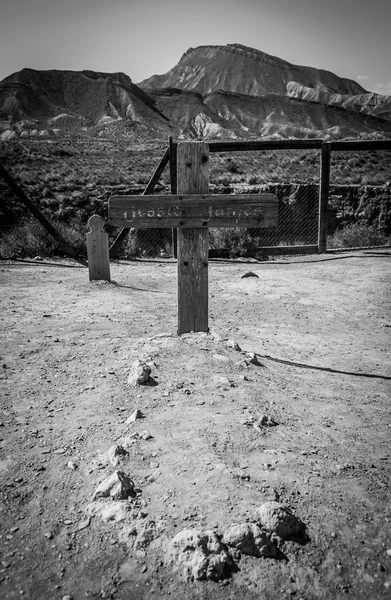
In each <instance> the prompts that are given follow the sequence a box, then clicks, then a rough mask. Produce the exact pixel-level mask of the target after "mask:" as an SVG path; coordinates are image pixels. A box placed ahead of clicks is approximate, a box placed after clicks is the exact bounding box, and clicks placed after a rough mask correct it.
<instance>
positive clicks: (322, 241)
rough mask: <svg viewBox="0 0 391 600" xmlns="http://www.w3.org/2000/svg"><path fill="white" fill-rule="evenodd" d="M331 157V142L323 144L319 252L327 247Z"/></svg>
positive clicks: (324, 250)
mask: <svg viewBox="0 0 391 600" xmlns="http://www.w3.org/2000/svg"><path fill="white" fill-rule="evenodd" d="M330 157H331V144H330V143H329V142H324V143H323V144H322V157H321V165H320V185H319V223H318V252H319V254H322V253H323V252H326V248H327V209H328V203H329V190H330Z"/></svg>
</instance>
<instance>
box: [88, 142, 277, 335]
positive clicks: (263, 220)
mask: <svg viewBox="0 0 391 600" xmlns="http://www.w3.org/2000/svg"><path fill="white" fill-rule="evenodd" d="M177 177H178V189H177V192H178V193H177V194H176V195H167V196H154V195H152V196H112V197H111V198H110V200H109V204H108V222H109V224H110V225H113V226H115V227H121V228H131V227H136V228H138V229H152V228H165V227H166V228H169V229H174V228H177V229H178V334H179V335H180V334H182V333H188V332H190V331H194V332H197V331H205V332H207V331H208V250H209V232H208V228H209V227H248V228H254V229H259V228H263V227H275V226H276V225H277V221H278V199H277V197H276V196H275V194H250V195H247V194H246V195H238V194H209V193H208V192H209V145H208V144H207V143H205V142H181V143H179V144H178V151H177ZM89 260H90V257H89Z"/></svg>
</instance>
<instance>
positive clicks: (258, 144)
mask: <svg viewBox="0 0 391 600" xmlns="http://www.w3.org/2000/svg"><path fill="white" fill-rule="evenodd" d="M322 144H323V140H322V139H313V140H259V141H253V142H210V143H209V152H246V151H250V150H312V149H317V148H318V149H319V148H321V147H322Z"/></svg>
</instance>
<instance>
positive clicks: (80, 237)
mask: <svg viewBox="0 0 391 600" xmlns="http://www.w3.org/2000/svg"><path fill="white" fill-rule="evenodd" d="M53 226H54V227H55V228H56V229H57V231H58V232H59V233H60V234H61V235H62V237H63V238H64V239H65V240H66V241H67V242H68V244H69V245H70V246H71V247H72V248H74V250H75V252H76V254H78V255H79V256H85V255H86V237H85V227H84V226H82V225H80V224H78V223H76V222H73V223H68V224H65V223H60V222H57V223H54V224H53ZM63 254H64V251H63V250H62V248H61V246H60V245H59V244H58V242H56V240H54V238H52V236H51V235H50V234H49V233H48V232H47V231H46V229H45V228H44V227H43V226H42V225H41V224H40V223H39V221H36V220H35V219H32V220H29V221H27V220H26V221H24V222H23V223H22V224H21V225H20V226H18V227H14V228H12V229H10V230H9V231H7V232H6V233H3V234H2V235H1V237H0V256H1V258H17V257H19V258H23V257H34V256H53V255H63Z"/></svg>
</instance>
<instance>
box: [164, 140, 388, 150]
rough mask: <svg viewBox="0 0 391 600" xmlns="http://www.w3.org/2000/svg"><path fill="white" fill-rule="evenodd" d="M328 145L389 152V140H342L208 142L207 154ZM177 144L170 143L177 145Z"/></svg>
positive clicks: (342, 148)
mask: <svg viewBox="0 0 391 600" xmlns="http://www.w3.org/2000/svg"><path fill="white" fill-rule="evenodd" d="M325 143H327V144H330V147H331V150H332V151H342V150H346V151H350V150H391V140H344V141H335V142H326V141H324V140H323V139H320V138H316V139H313V140H257V141H251V142H246V141H244V142H239V141H235V142H210V143H209V152H246V151H251V150H314V149H320V148H321V147H322V146H323V144H325ZM177 144H178V142H172V145H177Z"/></svg>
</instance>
